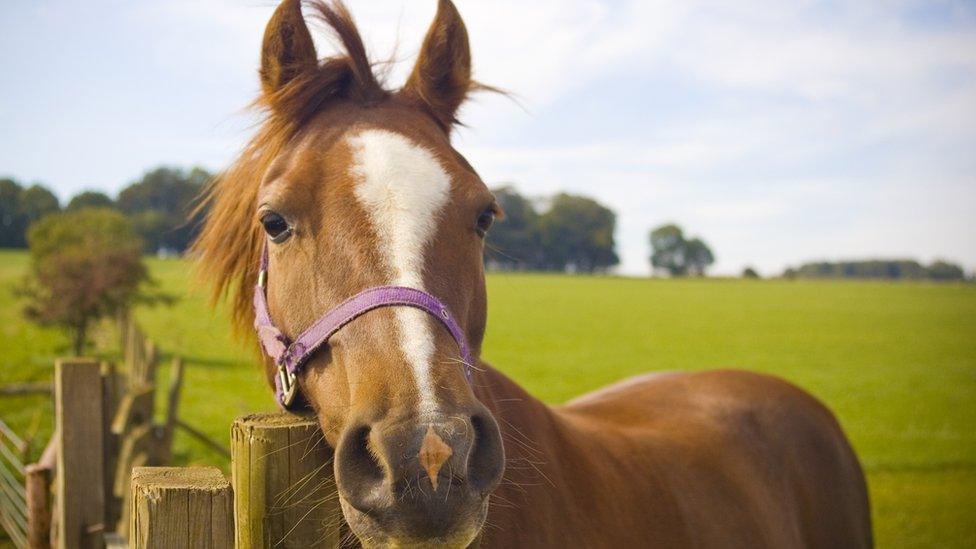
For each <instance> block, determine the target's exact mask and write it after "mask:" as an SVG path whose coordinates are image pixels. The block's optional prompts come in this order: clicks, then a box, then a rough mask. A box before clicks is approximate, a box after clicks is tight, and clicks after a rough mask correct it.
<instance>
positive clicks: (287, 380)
mask: <svg viewBox="0 0 976 549" xmlns="http://www.w3.org/2000/svg"><path fill="white" fill-rule="evenodd" d="M278 381H279V383H281V405H282V406H284V407H285V408H289V407H291V405H292V403H293V402H295V396H296V395H297V394H298V376H296V375H295V374H293V373H291V372H289V371H288V367H287V366H286V365H285V364H279V365H278Z"/></svg>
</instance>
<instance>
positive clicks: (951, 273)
mask: <svg viewBox="0 0 976 549" xmlns="http://www.w3.org/2000/svg"><path fill="white" fill-rule="evenodd" d="M928 272H929V278H931V279H932V280H965V279H966V273H965V272H964V271H963V270H962V267H960V266H959V265H956V264H955V263H949V262H948V261H942V260H938V261H936V262H934V263H932V264H931V265H929V267H928Z"/></svg>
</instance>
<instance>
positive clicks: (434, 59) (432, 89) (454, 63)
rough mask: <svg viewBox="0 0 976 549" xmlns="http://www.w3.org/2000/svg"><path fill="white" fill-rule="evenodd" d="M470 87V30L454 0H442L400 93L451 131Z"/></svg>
mask: <svg viewBox="0 0 976 549" xmlns="http://www.w3.org/2000/svg"><path fill="white" fill-rule="evenodd" d="M471 87H472V81H471V49H470V47H469V46H468V31H467V29H466V28H465V27H464V21H462V20H461V14H459V13H458V11H457V8H456V7H454V4H453V3H452V2H451V0H440V2H439V4H438V6H437V15H436V17H435V18H434V22H433V24H431V26H430V29H429V30H428V31H427V37H426V38H424V44H423V46H421V48H420V56H419V57H418V58H417V64H416V65H415V66H414V68H413V72H412V73H411V74H410V78H408V79H407V83H406V85H404V87H403V89H402V90H401V91H400V93H401V95H403V96H404V97H406V98H407V99H409V100H411V101H413V102H416V103H418V104H420V105H422V106H424V107H425V108H427V109H428V110H429V111H430V113H431V114H432V115H434V118H435V119H437V121H438V122H439V123H440V124H441V126H443V127H444V129H445V130H446V131H449V130H450V128H451V126H452V125H453V124H454V123H456V122H457V118H456V115H457V111H458V108H459V107H460V106H461V103H463V102H464V99H465V97H467V95H468V92H469V91H470V90H471Z"/></svg>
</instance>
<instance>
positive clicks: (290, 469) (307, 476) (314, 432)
mask: <svg viewBox="0 0 976 549" xmlns="http://www.w3.org/2000/svg"><path fill="white" fill-rule="evenodd" d="M231 452H232V465H231V468H232V475H231V479H232V480H231V482H230V483H229V484H228V483H227V482H226V480H224V477H223V476H222V475H220V473H219V472H218V471H215V470H213V469H207V468H192V467H189V468H152V467H148V468H140V469H137V470H136V472H135V473H134V474H133V477H132V490H131V491H132V494H133V501H132V512H131V513H130V515H129V516H130V517H131V520H132V525H131V526H130V527H129V532H131V533H134V534H135V536H134V537H132V538H130V540H129V541H130V543H131V544H130V547H136V548H151V549H157V548H159V549H162V548H167V549H168V548H174V549H181V548H190V547H212V548H214V549H222V548H231V547H237V548H238V549H256V548H265V547H281V548H285V549H288V548H316V547H337V546H339V544H340V541H341V540H342V539H344V537H345V536H348V530H347V527H346V526H345V521H344V520H343V518H342V510H341V508H340V506H339V501H338V494H337V491H336V487H335V482H334V479H333V475H332V450H331V449H330V448H329V446H328V444H326V443H325V440H324V438H323V436H322V432H321V431H320V430H319V428H318V423H317V422H316V421H315V419H314V418H311V417H303V416H295V415H291V414H259V415H251V416H246V417H242V418H240V419H238V420H237V421H236V422H235V423H234V426H233V428H232V429H231ZM189 509H195V510H196V512H191V513H190V515H189V516H190V520H189V521H187V520H185V517H187V511H188V510H189ZM229 516H233V521H230V520H225V517H229Z"/></svg>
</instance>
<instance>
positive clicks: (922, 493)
mask: <svg viewBox="0 0 976 549" xmlns="http://www.w3.org/2000/svg"><path fill="white" fill-rule="evenodd" d="M150 264H151V268H152V271H153V274H154V276H155V277H156V278H157V279H158V280H159V281H160V282H161V283H162V285H163V287H164V288H165V289H167V290H169V291H171V292H174V293H177V294H179V295H181V296H183V298H182V299H181V301H180V302H179V303H178V304H177V305H176V306H174V307H172V308H168V309H152V310H141V311H139V315H138V317H139V320H140V322H141V323H142V324H143V326H144V328H145V329H146V331H147V332H148V333H149V334H151V336H152V337H153V338H154V339H155V340H156V341H157V342H159V344H160V345H161V346H162V348H163V350H164V352H178V353H180V354H181V355H182V356H183V357H184V358H185V359H186V361H187V363H188V366H189V371H188V377H187V381H188V383H187V385H186V387H185V391H184V401H183V405H182V413H181V415H182V416H183V417H184V418H186V419H187V420H188V421H190V422H191V423H193V424H194V425H196V426H198V427H199V428H200V429H202V430H204V431H206V432H207V433H209V434H210V435H211V436H214V437H216V438H218V439H220V440H226V439H227V435H228V431H229V426H230V422H231V421H232V419H233V418H234V417H235V416H237V415H239V414H241V413H244V412H251V411H256V410H266V409H271V408H272V407H273V404H272V401H271V397H270V394H269V393H268V391H267V390H266V389H265V386H264V381H263V380H262V376H261V373H260V372H259V370H258V369H257V368H256V367H255V366H254V359H253V355H252V351H251V349H250V348H245V347H242V346H241V345H240V344H239V343H237V342H235V341H234V340H233V339H232V338H231V337H230V335H229V330H228V324H227V321H226V318H225V316H224V314H223V313H222V312H219V311H218V312H217V313H212V312H211V311H210V309H209V308H208V307H207V305H206V299H205V298H204V297H202V296H201V295H200V293H195V292H192V291H190V289H189V286H188V280H189V269H190V265H189V264H188V263H186V262H183V261H178V260H169V261H160V260H152V261H151V262H150ZM25 269H26V255H24V254H22V253H16V252H0V383H3V382H8V381H12V380H28V379H34V380H40V379H47V378H49V377H50V375H51V369H52V367H51V364H52V363H53V359H54V357H55V356H57V355H58V354H60V353H63V352H64V350H65V348H66V347H67V340H66V339H65V338H64V337H63V336H62V335H61V334H59V333H58V332H56V331H53V330H46V329H38V328H35V327H32V326H29V325H27V324H25V323H24V322H22V321H21V320H20V318H19V314H18V307H17V304H16V303H15V302H14V301H13V299H12V297H11V296H10V293H9V292H8V291H6V290H5V288H7V287H10V286H11V285H12V284H13V283H14V282H15V281H16V279H17V278H19V277H20V276H22V273H23V272H24V271H25ZM488 284H489V302H490V304H491V305H490V311H489V324H488V326H489V328H488V334H487V340H486V343H485V351H484V357H485V358H486V359H487V360H489V361H490V362H491V363H493V364H494V365H495V366H496V367H498V368H500V369H501V370H503V371H505V372H506V373H508V374H509V375H511V376H513V377H514V378H515V379H517V380H518V381H519V382H521V383H522V384H523V385H525V386H526V387H527V388H528V389H529V390H530V391H532V392H533V393H534V394H536V395H538V396H539V397H540V398H542V399H544V400H546V401H548V402H553V403H557V402H562V401H564V400H566V399H568V398H570V397H573V396H575V395H577V394H580V393H582V392H585V391H588V390H590V389H594V388H596V387H599V386H601V385H604V384H606V383H608V382H611V381H613V380H616V379H619V378H621V377H625V376H629V375H633V374H637V373H641V372H645V371H648V370H701V369H709V368H717V367H736V368H746V369H750V370H755V371H761V372H767V373H773V374H776V375H779V376H782V377H784V378H786V379H788V380H790V381H793V382H794V383H797V384H798V385H800V386H802V387H804V388H805V389H807V390H808V391H810V392H811V393H813V394H815V395H816V396H817V397H819V398H820V399H822V400H823V401H824V402H826V403H827V404H828V405H829V406H830V407H831V409H833V410H834V411H835V413H836V414H837V416H838V417H839V419H840V421H841V424H842V425H843V426H844V429H845V430H846V432H847V433H848V435H849V436H850V438H851V440H852V442H853V444H854V447H855V449H856V450H857V452H858V455H859V456H860V458H861V460H862V462H863V464H864V466H865V468H866V469H867V471H868V483H869V487H870V490H871V499H872V507H873V514H874V527H875V535H876V539H877V544H878V547H974V546H976V287H974V286H971V285H969V286H967V285H936V284H925V283H904V284H901V283H881V282H878V283H875V282H788V281H740V280H685V281H671V280H639V279H618V278H589V277H567V276H549V275H491V276H489V279H488ZM101 339H102V346H101V347H100V348H101V349H102V351H101V352H102V353H103V354H105V355H106V356H110V355H111V354H112V352H113V350H112V347H111V343H110V342H111V339H110V337H108V336H107V335H103V336H102V337H101ZM36 410H39V411H40V412H39V413H41V414H43V417H44V420H45V421H44V422H42V423H43V424H44V426H45V427H44V428H45V429H47V430H48V431H49V427H47V425H48V423H49V421H50V419H49V417H50V416H49V412H50V404H49V402H48V399H46V398H39V397H34V398H15V399H6V400H0V416H2V417H3V419H4V420H5V421H7V422H8V423H11V424H12V425H13V426H14V428H16V429H18V430H20V431H23V430H25V429H26V428H27V425H29V424H30V422H31V420H32V418H33V417H34V414H35V413H37V412H36ZM176 457H177V460H178V461H179V462H180V463H186V464H189V463H208V464H217V465H221V466H225V467H226V464H224V463H223V462H222V460H221V458H220V457H219V456H217V455H215V454H214V453H213V452H211V451H210V450H208V449H206V448H204V447H203V446H201V445H199V444H197V443H196V442H194V441H192V440H190V439H188V438H186V437H184V436H182V435H181V436H179V437H178V438H177V441H176Z"/></svg>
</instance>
